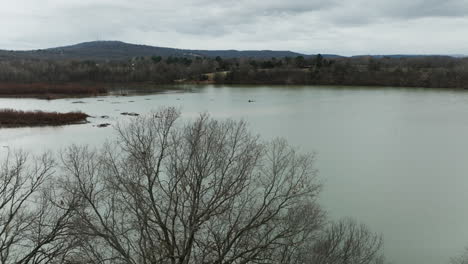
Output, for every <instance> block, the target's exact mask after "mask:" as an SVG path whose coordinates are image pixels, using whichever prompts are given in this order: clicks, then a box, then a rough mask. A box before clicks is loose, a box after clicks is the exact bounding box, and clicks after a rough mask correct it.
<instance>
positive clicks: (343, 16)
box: [0, 0, 468, 55]
mask: <svg viewBox="0 0 468 264" xmlns="http://www.w3.org/2000/svg"><path fill="white" fill-rule="evenodd" d="M0 23H1V25H2V27H0V35H1V36H2V38H0V48H4V49H33V48H45V47H51V46H60V45H67V44H73V43H76V42H81V41H90V40H97V39H112V40H122V41H127V42H133V43H143V44H150V45H156V46H169V47H178V48H194V49H230V48H235V49H282V50H285V49H289V50H295V51H299V52H305V53H318V52H321V53H340V54H345V55H349V54H362V53H380V54H383V53H468V50H467V49H468V48H465V47H464V43H465V42H466V41H467V38H466V37H464V32H462V31H463V28H464V27H465V26H468V0H445V1H435V0H413V1H408V0H386V1H384V0H308V1H307V0H289V1H284V0H257V1H251V0H220V1H212V0H192V1H190V0H179V1H177V2H169V1H162V0H67V1H62V0H42V1H36V0H15V1H8V2H6V1H5V3H3V4H2V8H1V9H0Z"/></svg>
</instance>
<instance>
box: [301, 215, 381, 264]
mask: <svg viewBox="0 0 468 264" xmlns="http://www.w3.org/2000/svg"><path fill="white" fill-rule="evenodd" d="M382 245H383V240H382V237H381V236H380V235H378V234H375V233H373V232H371V231H370V230H369V229H368V228H367V226H365V225H363V224H358V223H356V222H355V221H354V220H351V219H342V220H339V221H337V222H332V223H331V224H330V225H329V226H328V227H327V228H325V229H324V231H323V234H322V235H321V236H320V237H319V239H318V240H317V241H316V242H315V243H314V244H313V246H312V249H311V251H310V252H311V254H310V255H309V257H310V259H309V263H317V264H328V263H333V264H371V263H383V260H384V259H383V255H382V252H381V251H382Z"/></svg>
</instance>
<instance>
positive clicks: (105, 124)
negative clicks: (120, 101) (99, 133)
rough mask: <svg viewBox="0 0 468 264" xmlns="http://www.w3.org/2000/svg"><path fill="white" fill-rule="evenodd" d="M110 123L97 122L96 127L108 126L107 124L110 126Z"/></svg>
mask: <svg viewBox="0 0 468 264" xmlns="http://www.w3.org/2000/svg"><path fill="white" fill-rule="evenodd" d="M110 125H111V124H109V123H104V124H99V125H97V127H99V128H101V127H108V126H110Z"/></svg>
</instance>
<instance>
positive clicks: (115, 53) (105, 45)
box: [0, 41, 307, 60]
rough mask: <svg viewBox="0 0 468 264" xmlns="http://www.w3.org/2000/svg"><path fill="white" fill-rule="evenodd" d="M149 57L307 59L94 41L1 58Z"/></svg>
mask: <svg viewBox="0 0 468 264" xmlns="http://www.w3.org/2000/svg"><path fill="white" fill-rule="evenodd" d="M141 56H143V57H147V56H161V57H169V56H186V57H217V56H220V57H222V58H272V57H276V58H280V57H296V56H307V55H305V54H301V53H297V52H292V51H275V50H243V51H239V50H190V49H174V48H166V47H154V46H148V45H137V44H129V43H125V42H121V41H92V42H83V43H79V44H76V45H71V46H64V47H57V48H49V49H40V50H28V51H6V50H0V57H29V58H38V59H44V58H45V59H95V60H125V59H130V58H133V57H141Z"/></svg>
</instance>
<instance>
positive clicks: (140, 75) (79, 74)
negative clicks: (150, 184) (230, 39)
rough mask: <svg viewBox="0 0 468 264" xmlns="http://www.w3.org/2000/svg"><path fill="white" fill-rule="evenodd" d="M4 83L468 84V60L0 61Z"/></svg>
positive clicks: (138, 59) (191, 59)
mask: <svg viewBox="0 0 468 264" xmlns="http://www.w3.org/2000/svg"><path fill="white" fill-rule="evenodd" d="M0 82H3V83H14V82H16V83H17V82H23V83H32V82H47V83H57V82H62V83H64V82H101V83H139V82H145V83H154V84H171V83H176V82H211V83H219V84H318V85H365V86H404V87H429V88H468V59H466V58H453V57H448V56H414V57H404V56H402V57H372V56H360V57H350V58H348V57H337V56H334V57H323V56H321V55H316V56H309V57H303V56H298V57H295V58H291V57H285V58H271V59H250V58H233V59H223V58H220V57H216V58H204V57H193V56H192V57H190V56H188V57H165V58H163V57H159V56H153V57H137V58H133V59H131V60H126V61H90V60H86V61H78V60H61V61H60V60H37V59H8V60H3V61H2V60H0Z"/></svg>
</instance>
